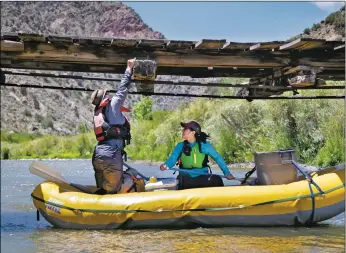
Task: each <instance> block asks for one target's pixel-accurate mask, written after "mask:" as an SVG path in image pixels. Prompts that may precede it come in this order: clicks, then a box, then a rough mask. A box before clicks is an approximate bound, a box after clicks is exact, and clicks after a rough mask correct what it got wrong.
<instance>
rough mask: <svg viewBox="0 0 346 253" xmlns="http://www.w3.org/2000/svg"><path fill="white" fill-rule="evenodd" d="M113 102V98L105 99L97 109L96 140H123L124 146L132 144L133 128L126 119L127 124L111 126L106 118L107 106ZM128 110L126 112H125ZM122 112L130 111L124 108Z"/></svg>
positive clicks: (95, 118)
mask: <svg viewBox="0 0 346 253" xmlns="http://www.w3.org/2000/svg"><path fill="white" fill-rule="evenodd" d="M110 101H111V98H109V97H107V98H105V99H104V100H103V101H102V102H101V103H100V105H99V106H98V107H97V108H95V112H94V133H95V136H96V140H98V141H99V142H100V141H104V140H110V139H123V140H124V146H125V144H126V145H129V144H130V140H131V133H130V131H131V126H130V123H129V121H128V120H127V118H126V117H125V123H124V124H122V125H120V124H117V125H109V124H108V120H107V117H106V111H105V110H106V106H107V105H108V104H109V102H110ZM125 109H126V110H125ZM121 111H129V110H128V109H127V108H125V107H122V108H121ZM125 141H126V143H125Z"/></svg>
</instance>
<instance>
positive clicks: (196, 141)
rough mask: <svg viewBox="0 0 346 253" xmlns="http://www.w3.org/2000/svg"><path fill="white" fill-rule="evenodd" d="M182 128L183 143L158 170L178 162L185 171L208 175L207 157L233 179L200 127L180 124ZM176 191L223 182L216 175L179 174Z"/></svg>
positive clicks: (193, 122)
mask: <svg viewBox="0 0 346 253" xmlns="http://www.w3.org/2000/svg"><path fill="white" fill-rule="evenodd" d="M180 124H181V126H182V127H183V129H182V138H183V139H184V141H183V142H179V143H178V144H177V145H176V146H175V148H174V150H173V152H172V154H171V156H170V157H169V158H168V160H167V161H166V162H165V163H163V164H161V166H160V170H162V171H164V170H167V169H168V168H172V167H173V166H174V165H175V164H176V163H177V161H178V164H179V167H180V168H181V169H185V170H193V171H196V172H199V173H209V170H210V168H209V166H208V156H210V157H211V158H213V160H214V161H215V162H216V163H217V164H218V166H219V167H220V169H221V170H222V171H223V173H224V175H225V176H226V178H227V179H228V180H232V179H234V177H233V175H232V174H231V173H230V171H229V169H228V168H227V165H226V162H225V161H224V160H223V159H222V157H221V156H220V154H219V153H218V152H217V151H216V150H215V148H214V147H213V145H212V144H211V143H210V142H208V141H207V138H208V137H209V135H207V134H206V133H204V132H202V131H201V126H200V125H199V124H198V123H197V122H196V121H190V122H188V123H183V122H181V123H180ZM177 179H178V181H179V185H178V189H179V190H182V189H191V188H203V187H218V186H223V185H224V184H223V181H222V178H221V177H220V176H217V175H198V174H195V173H189V172H187V173H185V172H179V175H178V177H177Z"/></svg>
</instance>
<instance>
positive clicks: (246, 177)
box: [240, 166, 256, 184]
mask: <svg viewBox="0 0 346 253" xmlns="http://www.w3.org/2000/svg"><path fill="white" fill-rule="evenodd" d="M255 171H256V166H255V167H253V169H252V170H250V171H248V172H247V173H246V174H245V177H244V179H243V181H241V183H240V184H244V183H245V182H246V180H247V179H248V178H249V177H250V176H251V175H252V174H253V173H254V172H255Z"/></svg>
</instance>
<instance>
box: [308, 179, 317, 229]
mask: <svg viewBox="0 0 346 253" xmlns="http://www.w3.org/2000/svg"><path fill="white" fill-rule="evenodd" d="M308 184H309V190H310V194H311V204H312V207H311V214H310V217H309V219H308V220H307V222H306V225H311V224H312V223H314V217H315V194H314V191H313V190H312V187H311V182H310V181H308Z"/></svg>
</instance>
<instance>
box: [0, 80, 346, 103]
mask: <svg viewBox="0 0 346 253" xmlns="http://www.w3.org/2000/svg"><path fill="white" fill-rule="evenodd" d="M0 86H8V87H26V88H39V89H53V90H72V91H94V89H88V88H79V87H59V86H48V85H33V84H15V83H0ZM108 92H116V90H109V91H108ZM128 94H132V95H143V96H167V97H196V98H215V99H252V100H255V99H258V100H281V99H345V95H331V96H303V97H301V96H296V97H284V96H281V97H266V96H257V97H251V96H223V95H198V94H179V93H161V92H145V91H139V92H137V91H129V92H128Z"/></svg>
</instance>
